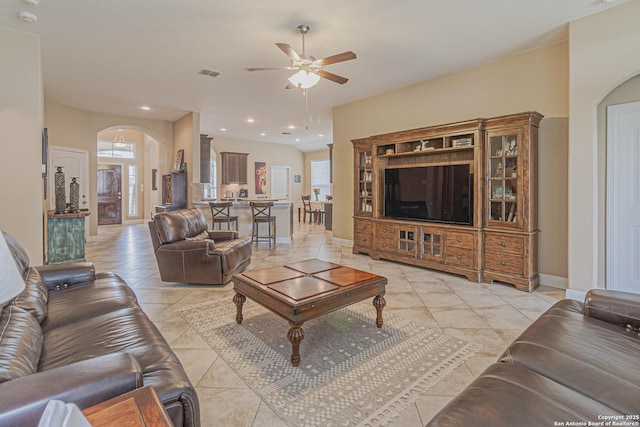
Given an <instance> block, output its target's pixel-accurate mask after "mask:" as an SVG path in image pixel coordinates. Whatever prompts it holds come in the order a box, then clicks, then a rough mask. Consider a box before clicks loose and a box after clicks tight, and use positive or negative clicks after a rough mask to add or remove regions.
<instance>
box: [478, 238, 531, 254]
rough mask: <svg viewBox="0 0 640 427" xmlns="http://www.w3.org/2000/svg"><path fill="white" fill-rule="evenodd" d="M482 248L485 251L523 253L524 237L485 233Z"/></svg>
mask: <svg viewBox="0 0 640 427" xmlns="http://www.w3.org/2000/svg"><path fill="white" fill-rule="evenodd" d="M484 250H485V251H487V252H500V253H504V254H514V255H524V237H521V236H509V235H506V234H489V233H487V234H486V235H485V238H484Z"/></svg>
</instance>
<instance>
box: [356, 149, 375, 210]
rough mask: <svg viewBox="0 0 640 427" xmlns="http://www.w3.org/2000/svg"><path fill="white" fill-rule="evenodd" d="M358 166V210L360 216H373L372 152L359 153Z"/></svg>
mask: <svg viewBox="0 0 640 427" xmlns="http://www.w3.org/2000/svg"><path fill="white" fill-rule="evenodd" d="M357 162H358V163H357V164H358V170H357V174H358V177H357V179H358V187H357V189H356V191H357V192H358V194H357V197H356V200H357V204H356V210H358V211H359V214H362V213H365V214H368V215H371V214H372V213H373V159H372V157H371V150H364V151H358V152H357Z"/></svg>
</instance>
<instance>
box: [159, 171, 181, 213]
mask: <svg viewBox="0 0 640 427" xmlns="http://www.w3.org/2000/svg"><path fill="white" fill-rule="evenodd" d="M186 207H187V173H186V172H171V173H168V174H165V175H162V204H161V205H156V213H160V212H168V211H174V210H176V209H184V208H186Z"/></svg>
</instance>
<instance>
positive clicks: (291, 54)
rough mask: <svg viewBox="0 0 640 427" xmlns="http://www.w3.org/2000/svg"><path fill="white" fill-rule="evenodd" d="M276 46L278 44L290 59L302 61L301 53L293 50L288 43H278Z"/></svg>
mask: <svg viewBox="0 0 640 427" xmlns="http://www.w3.org/2000/svg"><path fill="white" fill-rule="evenodd" d="M276 46H278V47H279V48H280V50H282V51H283V52H284V53H285V54H286V55H287V56H288V57H289V59H290V60H292V61H295V62H300V61H301V60H302V58H300V55H298V52H296V51H295V50H293V48H292V47H291V46H289V45H288V44H286V43H276Z"/></svg>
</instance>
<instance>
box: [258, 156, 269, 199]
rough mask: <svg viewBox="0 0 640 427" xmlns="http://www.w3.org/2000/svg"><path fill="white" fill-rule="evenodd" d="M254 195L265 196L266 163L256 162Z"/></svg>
mask: <svg viewBox="0 0 640 427" xmlns="http://www.w3.org/2000/svg"><path fill="white" fill-rule="evenodd" d="M255 166H256V175H255V176H256V194H267V163H266V162H256V163H255Z"/></svg>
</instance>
